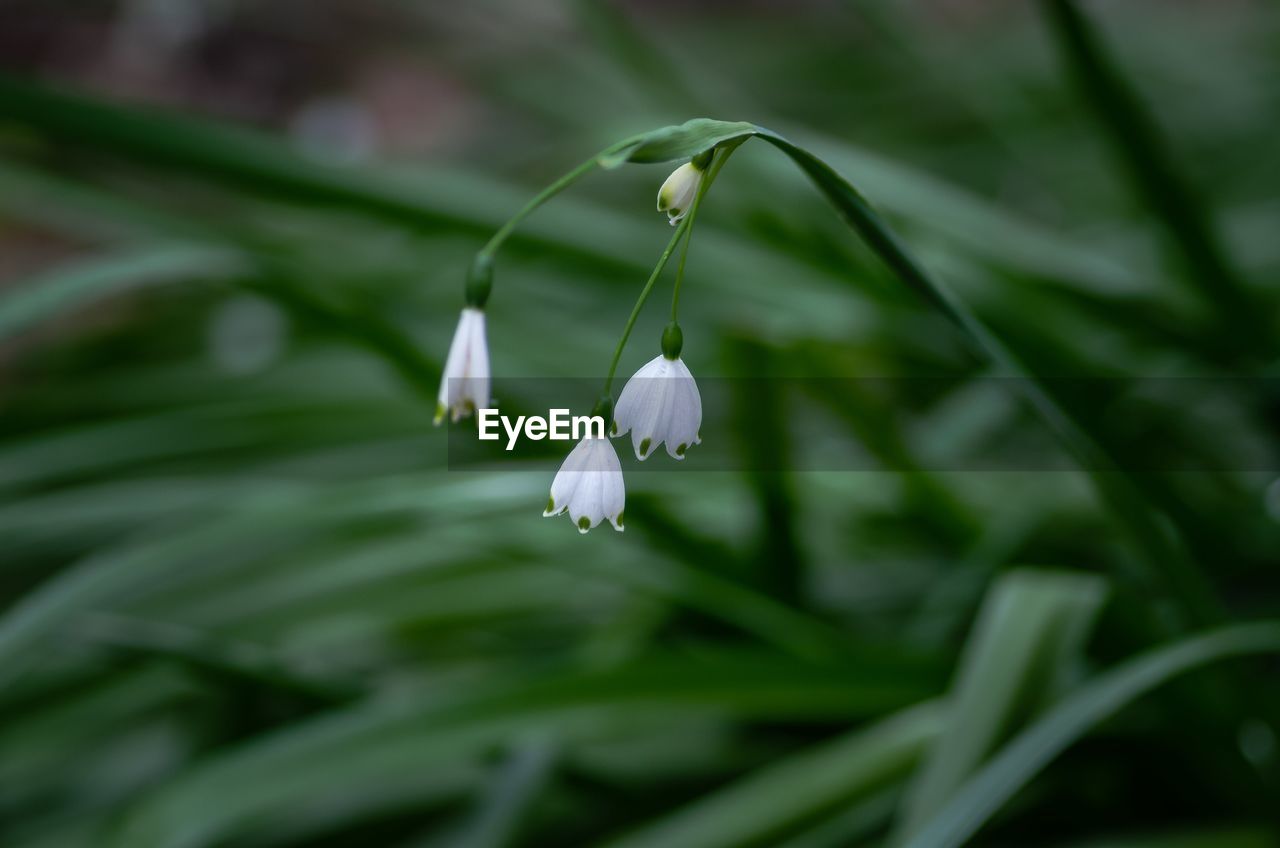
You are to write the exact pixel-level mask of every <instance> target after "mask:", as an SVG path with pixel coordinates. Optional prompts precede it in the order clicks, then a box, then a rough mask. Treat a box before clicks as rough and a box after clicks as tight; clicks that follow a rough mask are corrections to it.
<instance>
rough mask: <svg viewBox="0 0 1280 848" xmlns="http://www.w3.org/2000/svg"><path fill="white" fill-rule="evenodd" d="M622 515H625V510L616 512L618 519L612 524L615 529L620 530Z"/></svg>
mask: <svg viewBox="0 0 1280 848" xmlns="http://www.w3.org/2000/svg"><path fill="white" fill-rule="evenodd" d="M624 515H626V513H625V512H620V513H618V520H617V521H616V522H614V525H613V526H614V527H615V528H616V529H618V530H621V529H622V516H624Z"/></svg>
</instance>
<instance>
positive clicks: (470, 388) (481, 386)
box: [460, 309, 489, 409]
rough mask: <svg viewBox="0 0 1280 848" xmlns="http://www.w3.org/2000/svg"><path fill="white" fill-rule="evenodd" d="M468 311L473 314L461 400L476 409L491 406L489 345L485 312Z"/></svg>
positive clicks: (468, 337) (468, 335) (468, 336)
mask: <svg viewBox="0 0 1280 848" xmlns="http://www.w3.org/2000/svg"><path fill="white" fill-rule="evenodd" d="M468 311H470V312H471V313H472V314H471V324H470V327H469V332H468V334H467V374H466V377H465V381H464V383H463V393H462V396H461V398H460V400H461V402H462V403H463V404H467V403H470V405H471V407H472V408H474V409H484V408H486V407H488V406H489V345H488V341H487V340H486V339H485V326H484V313H483V312H482V311H480V310H479V309H471V310H468Z"/></svg>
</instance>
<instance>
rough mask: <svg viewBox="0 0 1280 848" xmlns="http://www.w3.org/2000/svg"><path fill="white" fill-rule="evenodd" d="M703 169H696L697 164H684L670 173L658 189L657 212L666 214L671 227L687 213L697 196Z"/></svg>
mask: <svg viewBox="0 0 1280 848" xmlns="http://www.w3.org/2000/svg"><path fill="white" fill-rule="evenodd" d="M704 172H705V167H698V163H697V162H686V163H684V164H683V165H681V166H680V167H679V168H676V169H675V170H674V171H672V172H671V176H669V177H667V181H666V182H664V183H663V184H662V188H660V189H658V211H659V212H666V213H667V220H668V221H669V222H670V223H671V226H673V227H674V226H675V225H676V222H677V221H679V220H680V219H681V218H683V217H684V216H685V215H687V214H688V213H689V208H690V207H691V206H693V200H694V198H695V197H697V196H698V187H699V186H700V185H702V175H703V173H704Z"/></svg>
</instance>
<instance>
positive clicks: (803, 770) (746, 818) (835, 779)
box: [607, 704, 942, 848]
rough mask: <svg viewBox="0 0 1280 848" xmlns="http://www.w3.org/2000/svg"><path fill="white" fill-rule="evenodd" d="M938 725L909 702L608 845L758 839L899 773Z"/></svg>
mask: <svg viewBox="0 0 1280 848" xmlns="http://www.w3.org/2000/svg"><path fill="white" fill-rule="evenodd" d="M941 729H942V716H941V712H940V710H939V709H938V707H937V705H936V704H924V705H920V706H917V707H914V708H912V709H910V710H908V711H906V712H904V713H900V714H898V715H895V716H891V717H890V718H888V719H886V720H884V721H882V722H879V723H877V724H875V725H872V726H871V727H868V728H864V729H859V730H857V731H854V732H853V733H850V734H847V735H845V736H841V737H840V738H838V739H836V740H834V741H831V742H827V743H825V744H823V745H820V746H818V747H817V748H813V749H810V750H808V751H804V752H801V753H799V754H796V755H794V756H791V757H789V758H787V759H786V760H783V761H782V762H779V763H775V764H773V765H770V766H767V767H766V768H763V769H761V770H759V771H757V772H754V773H753V774H750V775H748V776H747V777H745V778H743V779H742V780H739V781H737V782H736V783H733V784H730V785H729V786H727V787H725V788H724V789H721V790H718V791H717V792H715V793H713V794H711V795H709V796H708V797H706V798H703V799H701V800H699V801H696V802H694V803H693V804H692V805H690V806H688V807H686V808H684V809H682V810H678V811H677V812H675V813H673V814H672V815H670V816H668V817H667V818H664V819H659V820H658V821H656V822H654V823H653V824H650V825H646V826H645V827H644V828H642V829H641V830H639V831H636V832H635V833H632V834H630V835H628V836H624V837H622V838H621V839H618V840H615V841H613V842H610V843H607V844H608V846H609V848H729V846H734V845H742V844H746V843H754V842H759V841H761V840H763V839H764V838H766V837H770V836H776V835H777V834H779V833H780V832H783V831H785V830H786V829H787V828H789V827H794V826H795V825H796V824H798V823H800V822H802V821H804V820H806V819H808V818H810V817H813V816H817V815H819V814H821V813H823V812H826V811H830V810H832V809H835V808H837V807H838V806H840V805H841V804H846V803H849V802H851V801H853V800H854V799H856V798H859V797H862V796H866V795H870V794H872V793H874V792H876V791H878V790H881V789H883V788H884V787H885V786H886V785H887V784H889V783H892V782H893V781H895V780H898V779H900V778H901V777H902V776H903V775H905V774H906V773H907V772H908V771H909V770H910V768H911V767H912V765H913V764H914V763H915V761H916V759H917V758H918V757H919V756H920V753H921V751H922V750H923V749H924V748H925V746H926V745H928V744H929V743H930V742H931V741H932V740H933V739H934V738H936V736H937V734H938V733H939V732H940V731H941Z"/></svg>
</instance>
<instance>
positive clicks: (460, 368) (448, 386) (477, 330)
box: [435, 306, 489, 424]
mask: <svg viewBox="0 0 1280 848" xmlns="http://www.w3.org/2000/svg"><path fill="white" fill-rule="evenodd" d="M487 406H489V347H488V344H487V342H486V340H485V332H484V312H483V311H482V310H480V309H476V308H475V307H473V306H468V307H466V308H465V309H463V310H462V315H461V317H459V319H458V328H457V330H455V331H454V333H453V341H452V342H451V343H450V344H449V355H448V356H447V357H446V358H445V362H444V373H443V374H442V375H441V377H440V394H439V395H438V396H437V398H436V419H435V423H437V424H439V423H440V421H441V420H442V419H443V418H444V415H445V412H446V411H447V412H449V413H451V418H452V420H454V421H457V420H458V419H459V418H462V417H463V416H465V415H470V414H471V412H472V410H474V409H481V408H484V407H487Z"/></svg>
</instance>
